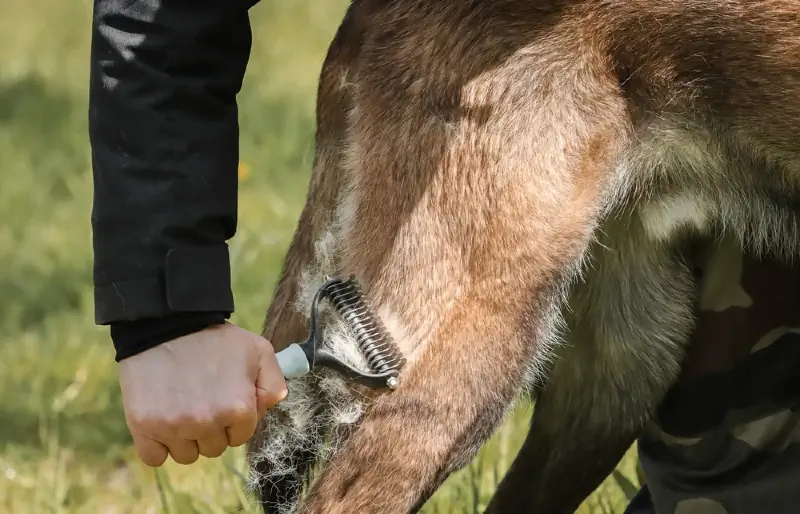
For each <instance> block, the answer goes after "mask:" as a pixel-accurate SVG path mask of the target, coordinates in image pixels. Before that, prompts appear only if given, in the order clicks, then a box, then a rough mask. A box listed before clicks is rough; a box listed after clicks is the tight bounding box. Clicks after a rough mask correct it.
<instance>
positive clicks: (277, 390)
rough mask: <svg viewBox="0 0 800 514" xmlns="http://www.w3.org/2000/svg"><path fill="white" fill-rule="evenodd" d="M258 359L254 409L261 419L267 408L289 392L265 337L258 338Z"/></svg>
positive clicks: (277, 402)
mask: <svg viewBox="0 0 800 514" xmlns="http://www.w3.org/2000/svg"><path fill="white" fill-rule="evenodd" d="M259 340H260V342H261V344H260V347H259V349H260V355H261V356H260V359H259V364H258V375H257V376H256V410H257V414H258V419H261V418H262V417H263V416H264V414H265V413H266V412H267V410H269V409H271V408H272V407H274V406H276V405H277V404H279V403H280V402H282V401H283V400H284V399H285V398H286V396H287V395H288V394H289V390H288V389H287V388H286V380H285V379H284V377H283V373H281V369H280V368H279V367H278V361H277V359H276V358H275V352H274V351H273V349H272V345H271V344H269V343H268V342H267V340H266V339H263V338H259Z"/></svg>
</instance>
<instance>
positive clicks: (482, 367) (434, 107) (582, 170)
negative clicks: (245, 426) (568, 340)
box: [299, 22, 627, 514]
mask: <svg viewBox="0 0 800 514" xmlns="http://www.w3.org/2000/svg"><path fill="white" fill-rule="evenodd" d="M381 26H382V25H380V23H378V22H376V27H381ZM398 37H399V36H398V34H393V35H392V37H387V38H380V37H378V36H377V35H376V36H375V41H377V42H379V43H380V45H376V47H374V48H371V47H366V48H363V49H362V53H361V57H360V62H359V74H358V75H357V76H355V78H354V80H356V83H355V86H354V87H355V90H356V91H358V95H357V100H356V102H355V105H354V108H353V110H352V111H351V113H350V116H349V117H348V130H347V131H346V134H347V138H346V140H345V141H344V142H343V144H344V146H345V147H346V148H347V156H348V157H347V159H346V160H345V161H344V162H345V163H346V164H345V167H344V169H343V175H342V176H343V180H344V185H343V189H342V190H343V191H344V192H345V194H344V195H343V197H342V199H341V203H340V208H339V209H338V211H337V212H338V213H339V217H338V220H337V222H336V224H335V226H334V232H333V234H334V237H333V238H332V240H334V241H336V243H337V245H338V246H337V248H336V250H335V251H336V255H337V259H336V266H337V269H336V270H335V273H337V274H340V275H343V276H346V275H349V274H351V273H353V274H355V275H356V277H357V278H358V279H359V280H360V282H361V283H362V284H363V285H364V287H365V293H366V294H367V296H368V297H369V298H370V301H371V303H372V304H373V305H374V306H376V310H377V311H378V312H379V313H380V315H381V316H382V317H383V318H384V320H385V321H386V325H387V326H388V328H389V330H390V332H391V333H392V335H393V336H394V339H395V340H396V341H397V343H398V344H399V346H400V347H401V348H402V349H403V351H404V352H405V354H406V355H407V356H408V364H407V366H406V368H405V369H404V370H403V372H402V373H401V375H400V385H399V387H398V389H396V390H394V391H392V392H389V393H386V394H382V395H379V396H378V397H377V398H375V399H374V401H373V402H372V403H371V404H370V405H369V406H367V408H366V410H365V413H364V415H363V418H362V419H361V420H360V422H359V425H358V426H357V427H355V428H354V429H353V430H352V432H351V433H350V434H349V437H348V438H347V439H346V440H345V441H343V442H341V444H340V445H339V446H338V448H337V450H336V451H335V453H334V454H333V455H332V456H331V458H330V459H328V460H326V462H325V463H324V469H323V470H322V472H321V474H320V475H319V476H318V478H317V479H316V481H315V482H314V484H313V485H312V487H311V489H310V491H309V493H308V495H307V497H306V499H305V501H304V502H303V505H302V506H301V507H300V508H299V511H300V512H302V513H304V514H323V513H324V514H344V513H360V514H369V513H381V514H402V513H408V512H414V511H416V510H417V509H418V508H419V507H420V506H421V505H422V504H423V503H424V502H425V501H426V499H427V498H428V497H429V496H430V495H431V494H432V493H433V492H434V491H435V489H436V488H437V487H438V486H439V485H440V484H441V483H442V481H443V480H444V479H445V478H446V477H447V476H448V475H449V474H450V473H452V472H453V471H455V470H457V469H459V468H460V467H462V466H464V465H465V464H467V463H468V462H469V460H470V459H471V458H472V457H473V456H474V455H475V452H476V451H477V450H478V448H479V447H480V446H481V445H482V444H483V443H484V441H485V440H486V439H487V438H488V437H489V436H490V435H491V433H492V431H493V430H494V429H495V428H496V427H497V426H498V425H499V423H500V422H501V421H502V419H503V416H504V414H505V413H506V412H508V409H509V407H510V406H511V405H512V404H513V402H514V400H515V398H516V397H517V395H518V393H519V392H520V391H521V390H522V389H523V388H524V387H525V385H526V383H528V379H530V378H531V377H533V376H535V372H536V371H537V368H538V367H539V366H540V365H542V364H543V361H544V360H545V359H546V358H547V355H548V349H549V347H550V343H552V342H553V339H554V335H555V332H556V329H557V326H558V321H559V316H558V312H559V306H560V302H561V300H562V298H563V295H564V293H565V290H566V288H567V285H568V284H569V282H570V280H571V278H573V277H574V276H575V274H576V272H577V270H578V269H579V267H580V262H581V260H582V258H583V256H584V253H585V251H586V249H587V247H588V246H589V243H590V241H591V240H592V238H593V234H594V229H595V228H596V219H597V218H598V216H599V215H600V212H601V211H602V208H603V206H604V204H606V203H607V202H608V200H609V197H610V191H613V188H614V186H615V179H616V178H617V177H616V176H615V170H616V167H615V164H616V160H617V159H618V157H619V154H620V152H621V151H622V149H623V148H624V147H625V145H626V143H627V140H626V138H627V134H626V130H627V126H626V123H625V106H624V103H623V102H622V101H621V99H619V98H618V97H617V96H616V91H617V88H616V83H615V82H614V78H613V76H612V75H610V74H608V73H605V72H604V71H602V70H596V69H595V68H594V67H595V66H596V65H602V63H603V61H602V60H598V61H594V60H592V59H590V58H588V57H585V54H583V55H584V58H581V57H580V55H581V54H580V53H578V54H577V55H578V57H576V58H575V60H574V62H573V61H570V63H571V64H570V66H571V65H573V64H574V69H573V70H571V71H570V73H566V76H568V77H569V80H564V79H563V77H564V76H565V75H564V73H565V72H564V71H563V70H562V69H561V68H558V70H559V71H558V72H552V74H550V75H548V73H546V72H544V71H542V72H541V73H540V74H538V75H536V80H532V79H531V78H530V73H529V71H530V70H531V69H535V68H534V67H535V66H536V63H537V62H539V61H538V59H539V58H538V57H537V54H536V52H535V51H531V52H528V53H523V54H520V55H521V56H522V57H520V58H519V59H516V58H509V59H508V60H502V61H497V62H494V63H480V62H478V61H480V59H483V58H484V54H482V53H480V52H479V50H475V51H476V52H478V53H477V54H475V55H472V54H470V55H466V56H464V59H473V60H475V61H476V66H479V65H480V66H483V69H484V70H485V72H484V73H482V74H480V75H479V76H467V75H465V76H463V77H462V76H454V77H452V81H451V82H437V79H436V77H434V76H427V75H424V73H425V71H424V70H426V69H427V68H428V66H422V65H421V64H420V63H418V62H415V61H414V59H417V56H415V54H414V53H413V52H414V51H416V50H420V51H422V50H425V48H426V46H425V45H419V44H417V45H410V44H404V43H403V41H402V40H398ZM390 43H391V44H390ZM431 44H433V43H431ZM387 45H389V46H388V47H387ZM391 45H397V48H396V49H395V48H393V47H392V46H391ZM470 50H472V47H470ZM441 53H443V54H444V53H446V52H445V50H442V52H441ZM401 57H402V58H401ZM418 57H419V59H423V58H424V55H423V54H420V56H418ZM424 62H427V61H424ZM554 69H555V68H554ZM401 76H402V77H405V78H404V80H405V79H406V78H407V79H408V81H409V82H410V83H416V84H425V85H426V87H428V88H429V90H426V91H425V94H422V92H420V91H415V90H413V89H412V90H410V91H398V90H395V89H392V88H393V87H394V84H395V83H393V82H391V81H387V80H388V79H387V77H401ZM415 81H416V82H415ZM575 84H580V87H577V86H575ZM454 85H455V86H454ZM454 87H456V89H453V88H454Z"/></svg>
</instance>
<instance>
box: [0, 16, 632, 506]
mask: <svg viewBox="0 0 800 514" xmlns="http://www.w3.org/2000/svg"><path fill="white" fill-rule="evenodd" d="M346 4H347V2H346V1H344V0H290V1H286V0H284V1H278V0H262V1H261V3H260V4H258V5H257V6H256V7H255V8H254V9H253V10H252V23H253V32H254V43H253V51H252V57H251V61H250V65H249V68H248V72H247V77H246V80H245V85H244V89H243V91H242V93H241V95H240V97H239V101H240V106H241V114H240V121H241V159H242V162H241V164H240V167H239V179H240V213H239V219H240V225H239V229H238V233H237V235H236V237H235V238H234V239H233V240H232V241H231V242H230V245H231V254H232V267H233V276H234V286H233V287H234V294H235V297H236V305H237V311H236V313H235V315H234V317H233V321H234V322H236V323H238V324H240V325H241V326H243V327H245V328H248V329H250V330H253V331H256V332H257V331H259V330H260V326H261V322H262V320H263V316H264V312H265V311H266V308H267V305H268V303H269V301H270V299H271V293H272V288H273V286H274V284H275V280H276V278H277V273H278V272H279V269H280V264H281V261H282V258H283V255H284V252H285V251H286V249H287V246H288V244H289V241H290V238H291V236H292V233H293V230H294V227H295V223H296V221H297V218H298V216H299V214H300V209H301V208H302V204H303V200H304V195H305V191H306V187H307V181H308V178H309V173H310V169H311V161H312V155H313V146H312V144H313V132H314V101H315V93H316V85H317V77H318V73H319V69H320V66H321V63H322V59H323V57H324V55H325V52H326V50H327V46H328V44H329V42H330V40H331V38H332V37H333V34H334V31H335V30H336V28H337V26H338V23H339V21H340V20H341V17H342V15H343V13H344V9H345V8H346ZM91 11H92V4H91V1H89V0H70V1H63V0H21V1H13V0H3V1H2V2H0V35H1V38H2V43H3V44H2V45H0V512H3V513H5V512H8V513H28V512H31V513H37V514H38V513H70V514H72V513H84V512H85V513H103V514H112V513H114V514H117V513H120V514H121V513H162V512H163V513H195V512H197V513H227V512H251V513H257V512H259V510H258V509H257V508H256V507H255V505H254V499H253V498H252V497H249V496H248V495H247V494H245V492H244V488H243V479H242V474H243V473H244V472H245V468H244V461H243V455H242V451H241V449H236V450H229V451H228V452H227V453H226V454H225V455H224V456H223V457H222V458H220V459H216V460H207V459H203V458H201V460H200V461H198V463H197V464H194V465H192V466H189V467H184V466H179V465H175V464H174V463H172V462H171V461H169V462H168V463H167V464H166V465H165V466H164V467H163V468H160V469H158V470H153V469H150V468H147V467H146V466H144V465H142V464H141V463H140V462H139V461H138V460H137V459H136V456H135V453H134V451H133V448H132V446H131V440H130V436H129V434H128V431H127V427H126V426H125V422H124V418H123V413H122V409H121V404H120V395H119V387H118V382H117V375H116V371H117V370H116V364H115V362H114V354H113V350H112V346H111V342H110V340H109V338H108V333H107V330H106V329H103V328H100V327H96V326H94V324H93V304H92V246H91V227H90V222H89V216H90V210H91V197H92V182H91V169H90V159H89V146H88V135H87V95H88V93H87V80H88V64H89V40H90V21H91ZM529 415H530V408H529V406H527V405H524V406H522V407H521V409H520V411H519V412H518V413H517V415H515V416H514V417H512V418H511V419H510V420H509V421H508V422H507V423H506V425H504V426H503V427H502V428H501V429H500V430H499V431H498V432H497V434H496V435H495V436H494V437H493V439H492V440H491V441H490V442H489V443H488V444H487V445H486V446H485V447H484V449H483V450H482V451H481V452H480V454H479V456H478V457H477V459H476V460H475V462H473V464H472V465H470V466H469V467H468V468H467V469H464V470H463V471H461V472H459V473H457V474H456V475H454V476H452V477H451V478H450V479H449V480H448V481H447V483H446V484H445V486H444V487H443V488H442V489H441V490H440V491H439V492H438V493H437V494H436V495H435V496H434V497H433V498H432V499H431V501H430V502H429V503H428V505H427V506H426V507H425V512H426V513H428V514H432V513H450V512H453V513H462V512H463V513H473V512H476V513H477V512H480V510H481V509H482V508H483V506H484V505H485V504H486V501H487V500H488V498H489V497H490V495H491V493H492V491H493V490H494V486H495V484H496V483H497V481H498V480H499V479H500V478H501V477H502V474H503V473H504V472H505V470H506V469H507V467H508V466H509V465H510V463H511V460H512V459H513V456H514V453H515V451H516V449H517V448H518V447H519V445H520V444H521V442H522V439H523V438H524V434H525V426H526V424H527V419H528V417H529ZM633 464H634V461H633V459H632V456H629V457H628V458H626V460H625V461H624V462H623V464H622V465H621V467H620V472H619V473H617V474H615V476H612V477H610V478H609V479H608V480H607V481H606V483H605V484H604V485H603V486H602V487H601V488H600V489H599V490H598V491H597V492H596V494H595V495H594V496H593V497H592V498H590V500H589V501H587V502H586V504H585V505H584V508H582V512H587V513H588V512H593V513H594V512H597V513H601V512H608V513H617V512H622V510H623V508H624V505H625V503H626V501H625V497H626V496H629V495H630V494H632V492H633V490H634V489H635V484H637V483H638V482H637V481H636V475H635V472H634V470H633Z"/></svg>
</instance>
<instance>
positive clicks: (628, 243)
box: [486, 218, 697, 514]
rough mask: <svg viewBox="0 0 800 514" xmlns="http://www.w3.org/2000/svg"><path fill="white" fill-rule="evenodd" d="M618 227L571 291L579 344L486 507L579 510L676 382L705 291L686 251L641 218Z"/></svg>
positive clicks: (561, 363)
mask: <svg viewBox="0 0 800 514" xmlns="http://www.w3.org/2000/svg"><path fill="white" fill-rule="evenodd" d="M613 225H614V226H608V227H604V230H603V235H602V236H601V240H600V244H597V245H595V247H594V249H593V250H594V251H593V255H592V258H591V259H590V261H589V262H590V269H589V270H588V272H587V274H586V281H585V282H584V283H581V284H577V287H576V288H575V289H574V291H573V292H572V295H571V297H570V302H571V303H570V307H571V308H572V312H570V313H569V315H568V319H569V322H568V326H569V330H570V334H569V336H568V338H569V343H570V344H569V345H568V346H565V347H563V348H562V349H561V350H560V352H559V353H558V355H557V358H556V361H555V365H554V366H553V369H552V373H551V376H550V377H549V379H548V380H547V382H546V384H545V385H544V387H543V388H542V389H541V391H540V394H539V395H538V398H537V400H536V403H535V407H534V414H533V420H532V426H531V429H530V432H529V434H528V436H527V438H526V440H525V443H524V444H523V446H522V449H521V450H520V452H519V454H518V455H517V457H516V459H515V461H514V463H513V464H512V466H511V468H510V469H509V471H508V473H507V474H506V476H505V477H504V479H503V481H502V482H501V483H500V485H499V486H498V488H497V490H496V492H495V495H494V497H493V499H492V501H491V502H490V505H489V507H488V509H487V511H486V512H487V513H491V514H495V513H497V514H500V513H503V514H515V513H532V512H536V513H547V514H571V513H573V512H574V511H575V510H576V509H577V508H578V507H579V505H580V504H581V503H582V502H583V501H584V500H585V499H586V497H587V496H589V494H591V493H592V491H593V490H594V489H596V488H597V487H598V486H599V485H600V484H601V482H602V481H603V480H604V479H605V478H606V477H607V476H608V475H609V474H610V473H611V471H612V470H613V469H614V467H615V466H616V465H617V464H618V462H619V460H620V458H621V457H622V456H623V454H624V453H625V451H626V450H627V449H628V448H629V447H630V446H631V444H632V443H633V442H634V440H635V439H636V437H637V436H638V435H639V434H640V432H641V430H642V428H643V426H644V423H645V422H646V420H647V419H648V415H650V414H652V413H653V411H654V409H655V408H656V405H657V403H658V401H659V399H660V398H661V397H662V396H663V394H664V393H665V392H666V390H667V389H668V388H669V387H670V386H671V385H672V384H673V382H674V381H675V380H676V379H677V376H678V374H679V372H680V364H681V361H682V357H683V355H684V351H685V346H686V344H687V341H688V338H689V332H690V331H691V328H692V326H693V310H692V309H693V299H694V296H695V295H696V292H697V291H696V289H697V286H696V284H695V282H694V281H693V276H692V271H691V269H690V267H689V266H688V265H687V260H686V259H685V254H683V253H681V252H679V251H678V249H677V248H670V247H667V246H665V245H662V244H659V243H656V242H652V241H648V240H647V239H646V237H645V236H644V234H643V231H642V228H641V224H639V223H638V221H637V219H635V218H634V219H618V220H615V221H613Z"/></svg>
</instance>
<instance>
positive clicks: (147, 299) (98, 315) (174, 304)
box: [94, 244, 234, 325]
mask: <svg viewBox="0 0 800 514" xmlns="http://www.w3.org/2000/svg"><path fill="white" fill-rule="evenodd" d="M162 269H163V274H159V275H154V276H150V277H146V278H142V279H138V280H126V281H118V282H111V283H107V284H103V285H97V286H95V289H94V297H95V302H94V303H95V322H96V323H97V324H98V325H108V324H110V323H113V322H117V321H134V320H138V319H142V318H161V317H165V316H168V315H172V314H173V313H181V312H186V313H188V312H228V313H230V312H233V310H234V304H233V292H232V290H231V267H230V255H229V252H228V246H227V245H225V244H223V245H216V246H207V247H194V246H186V247H178V248H172V249H171V250H169V251H168V252H167V255H166V258H165V260H164V266H163V268H162Z"/></svg>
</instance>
